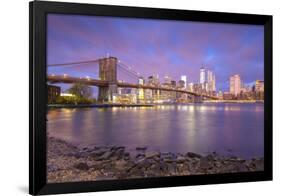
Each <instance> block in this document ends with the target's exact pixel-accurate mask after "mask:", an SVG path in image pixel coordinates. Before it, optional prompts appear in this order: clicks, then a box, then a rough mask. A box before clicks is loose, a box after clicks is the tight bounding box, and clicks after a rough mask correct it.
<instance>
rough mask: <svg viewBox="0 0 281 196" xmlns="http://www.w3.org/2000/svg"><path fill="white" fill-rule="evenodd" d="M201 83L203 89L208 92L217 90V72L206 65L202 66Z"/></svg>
mask: <svg viewBox="0 0 281 196" xmlns="http://www.w3.org/2000/svg"><path fill="white" fill-rule="evenodd" d="M200 84H201V86H202V88H203V90H206V91H207V92H214V91H216V77H215V74H214V73H213V72H212V71H210V70H207V69H205V68H204V67H202V68H200Z"/></svg>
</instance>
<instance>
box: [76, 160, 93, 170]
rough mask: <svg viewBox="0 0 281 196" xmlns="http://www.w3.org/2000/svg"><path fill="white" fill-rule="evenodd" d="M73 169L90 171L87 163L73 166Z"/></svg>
mask: <svg viewBox="0 0 281 196" xmlns="http://www.w3.org/2000/svg"><path fill="white" fill-rule="evenodd" d="M74 168H76V169H79V170H89V169H90V167H89V166H88V164H87V163H83V162H81V163H78V164H76V165H74Z"/></svg>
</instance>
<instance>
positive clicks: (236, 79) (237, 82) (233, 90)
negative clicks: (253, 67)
mask: <svg viewBox="0 0 281 196" xmlns="http://www.w3.org/2000/svg"><path fill="white" fill-rule="evenodd" d="M241 84H242V82H241V78H240V76H239V75H238V74H235V75H233V76H230V78H229V91H230V94H232V95H235V96H237V95H238V94H239V93H240V92H241Z"/></svg>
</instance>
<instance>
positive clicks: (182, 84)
mask: <svg viewBox="0 0 281 196" xmlns="http://www.w3.org/2000/svg"><path fill="white" fill-rule="evenodd" d="M178 86H179V88H184V87H185V82H184V81H183V80H180V81H179V82H178Z"/></svg>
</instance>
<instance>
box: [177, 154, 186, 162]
mask: <svg viewBox="0 0 281 196" xmlns="http://www.w3.org/2000/svg"><path fill="white" fill-rule="evenodd" d="M176 161H177V163H183V162H185V158H184V157H183V156H178V157H177V159H176Z"/></svg>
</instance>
